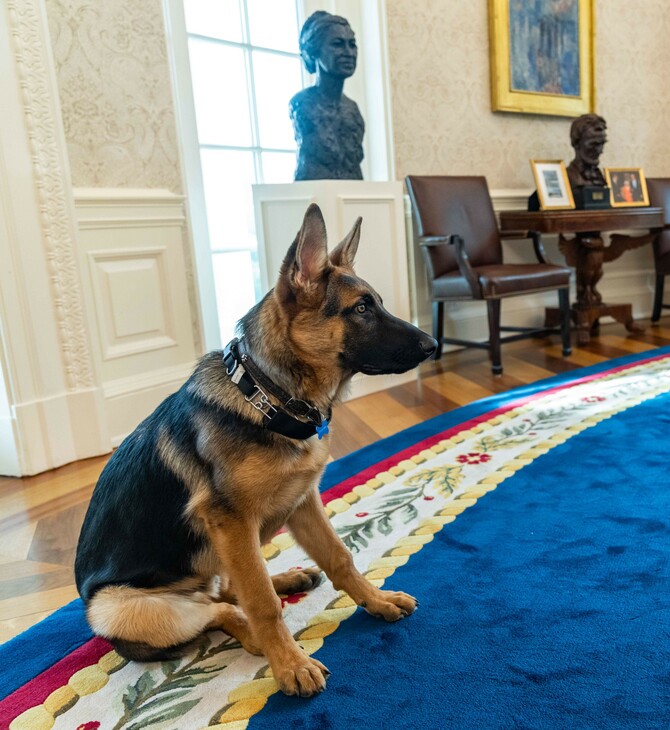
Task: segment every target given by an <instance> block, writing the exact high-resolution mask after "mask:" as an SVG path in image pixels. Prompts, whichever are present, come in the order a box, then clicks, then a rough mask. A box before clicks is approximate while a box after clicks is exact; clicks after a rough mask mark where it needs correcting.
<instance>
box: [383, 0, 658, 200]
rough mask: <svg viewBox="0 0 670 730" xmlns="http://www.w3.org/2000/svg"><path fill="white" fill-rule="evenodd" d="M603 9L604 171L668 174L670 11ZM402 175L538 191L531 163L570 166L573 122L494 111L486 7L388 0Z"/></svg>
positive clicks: (648, 4) (599, 39) (632, 6)
mask: <svg viewBox="0 0 670 730" xmlns="http://www.w3.org/2000/svg"><path fill="white" fill-rule="evenodd" d="M595 2H596V23H595V27H596V43H595V45H596V111H597V112H598V113H599V114H601V115H602V116H604V117H605V119H606V120H607V123H608V136H609V142H608V144H607V146H606V147H605V152H604V153H603V156H602V158H601V163H602V164H603V166H608V165H610V166H641V167H643V168H644V170H645V173H646V174H647V176H653V175H670V145H668V144H667V137H668V129H669V128H670V84H669V83H668V76H667V74H668V71H667V69H668V68H670V44H668V43H667V39H668V38H669V37H670V3H668V1H667V0H645V2H644V3H643V4H639V3H630V2H624V0H595ZM386 5H387V13H388V33H389V55H390V74H391V93H392V114H393V132H394V141H395V165H396V177H397V178H398V179H403V178H404V176H405V175H407V174H410V173H415V174H439V173H448V174H461V175H462V174H478V173H479V174H484V175H486V176H487V178H488V180H489V185H490V186H491V187H492V188H529V187H532V174H531V171H530V166H529V164H528V160H529V159H530V158H539V159H543V158H544V159H564V160H565V161H566V163H567V162H569V161H570V160H571V159H572V152H573V150H572V147H571V146H570V139H569V128H570V123H571V120H570V119H560V118H557V117H543V116H530V115H525V114H510V113H505V112H496V113H493V112H492V111H491V105H490V81H489V47H488V3H487V2H486V0H478V1H477V2H445V0H423V2H420V3H417V2H414V1H413V0H386Z"/></svg>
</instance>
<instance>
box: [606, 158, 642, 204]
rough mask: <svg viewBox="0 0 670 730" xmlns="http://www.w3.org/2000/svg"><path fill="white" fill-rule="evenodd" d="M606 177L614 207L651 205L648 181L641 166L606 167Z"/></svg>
mask: <svg viewBox="0 0 670 730" xmlns="http://www.w3.org/2000/svg"><path fill="white" fill-rule="evenodd" d="M605 177H606V178H607V185H608V186H609V189H610V203H611V204H612V207H613V208H630V207H633V206H641V205H649V194H648V193H647V181H646V180H645V178H644V172H642V169H641V168H640V167H606V168H605Z"/></svg>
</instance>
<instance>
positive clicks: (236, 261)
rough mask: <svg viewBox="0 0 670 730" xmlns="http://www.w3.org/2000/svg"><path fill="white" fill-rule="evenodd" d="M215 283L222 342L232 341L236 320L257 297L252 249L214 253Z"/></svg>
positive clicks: (251, 305)
mask: <svg viewBox="0 0 670 730" xmlns="http://www.w3.org/2000/svg"><path fill="white" fill-rule="evenodd" d="M212 266H213V268H214V287H215V289H216V305H217V310H218V314H219V331H220V332H221V342H222V344H225V343H226V342H229V341H230V340H231V339H232V338H233V336H234V334H235V324H236V323H237V320H238V319H240V317H242V316H244V315H245V314H246V313H247V311H248V310H249V309H250V308H251V307H253V305H254V303H255V301H256V295H255V290H254V271H253V263H252V260H251V252H250V251H239V252H235V253H217V254H214V255H213V256H212Z"/></svg>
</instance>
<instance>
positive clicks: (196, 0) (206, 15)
mask: <svg viewBox="0 0 670 730" xmlns="http://www.w3.org/2000/svg"><path fill="white" fill-rule="evenodd" d="M184 15H185V16H186V30H187V31H188V32H189V33H198V34H199V35H207V36H212V37H214V38H221V39H223V40H226V41H237V42H238V43H241V41H242V21H241V19H240V4H239V2H238V0H184Z"/></svg>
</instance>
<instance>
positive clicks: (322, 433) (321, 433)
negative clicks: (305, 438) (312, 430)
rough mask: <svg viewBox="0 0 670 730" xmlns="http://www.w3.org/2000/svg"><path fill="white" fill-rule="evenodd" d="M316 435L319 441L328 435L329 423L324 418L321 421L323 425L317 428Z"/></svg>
mask: <svg viewBox="0 0 670 730" xmlns="http://www.w3.org/2000/svg"><path fill="white" fill-rule="evenodd" d="M316 433H317V435H318V437H319V441H321V439H322V438H323V437H324V436H325V435H326V434H327V433H328V421H326V419H325V418H324V419H323V421H321V425H320V426H317V427H316Z"/></svg>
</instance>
